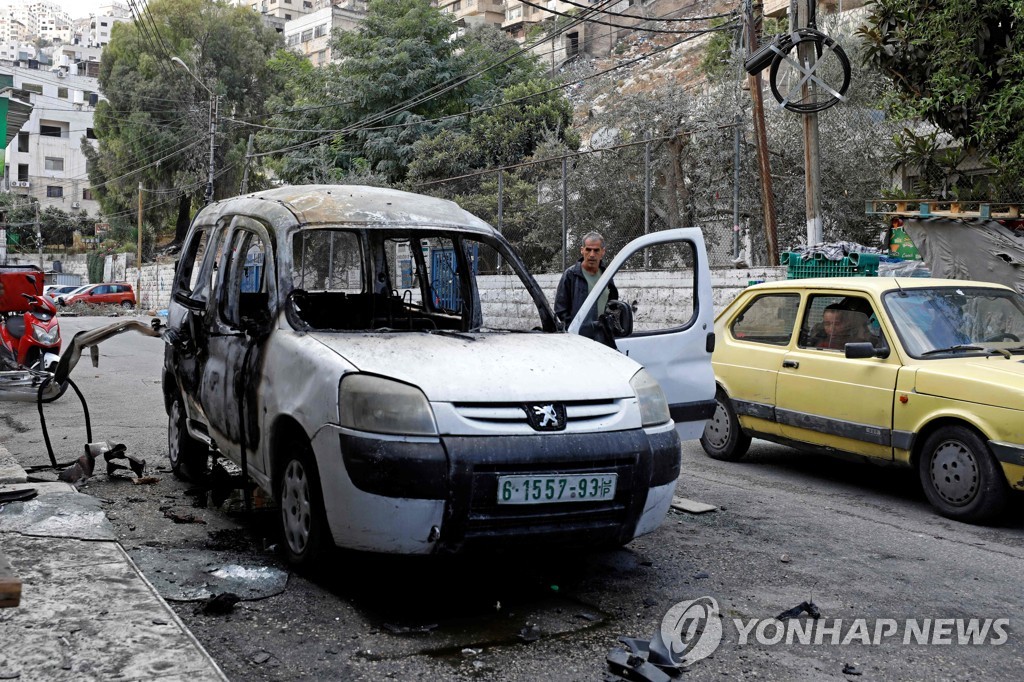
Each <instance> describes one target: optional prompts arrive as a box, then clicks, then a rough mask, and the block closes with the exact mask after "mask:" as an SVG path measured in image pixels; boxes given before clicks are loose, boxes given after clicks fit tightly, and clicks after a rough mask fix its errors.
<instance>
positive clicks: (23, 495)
mask: <svg viewBox="0 0 1024 682" xmlns="http://www.w3.org/2000/svg"><path fill="white" fill-rule="evenodd" d="M38 494H39V493H38V492H37V491H36V489H35V488H18V489H16V490H0V503H5V502H24V501H25V500H31V499H32V498H33V497H35V496H36V495H38Z"/></svg>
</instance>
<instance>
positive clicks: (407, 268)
mask: <svg viewBox="0 0 1024 682" xmlns="http://www.w3.org/2000/svg"><path fill="white" fill-rule="evenodd" d="M425 248H428V247H424V246H422V245H421V244H420V240H418V239H414V238H412V237H389V238H388V239H385V240H384V253H385V255H386V257H387V270H388V273H389V276H390V278H391V289H392V290H394V291H397V292H398V293H399V295H401V297H402V300H403V301H408V302H409V303H414V304H417V305H420V304H421V303H422V302H421V301H420V280H421V275H422V273H421V271H420V265H419V264H420V263H421V262H424V263H425V261H424V260H423V259H422V258H417V256H418V254H417V251H419V252H422V251H423V250H424V249H425Z"/></svg>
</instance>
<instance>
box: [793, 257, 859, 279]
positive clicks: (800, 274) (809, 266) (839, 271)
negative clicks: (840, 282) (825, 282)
mask: <svg viewBox="0 0 1024 682" xmlns="http://www.w3.org/2000/svg"><path fill="white" fill-rule="evenodd" d="M782 263H783V264H784V265H786V279H805V278H807V277H877V276H878V255H877V254H874V253H851V254H850V255H848V256H846V257H844V258H843V259H842V260H829V259H827V258H825V257H824V256H820V255H819V256H814V257H812V258H809V259H807V260H804V259H803V255H802V254H799V253H793V252H792V251H786V252H785V253H783V254H782Z"/></svg>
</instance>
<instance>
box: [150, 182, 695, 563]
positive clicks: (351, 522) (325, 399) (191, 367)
mask: <svg viewBox="0 0 1024 682" xmlns="http://www.w3.org/2000/svg"><path fill="white" fill-rule="evenodd" d="M669 244H671V247H672V248H673V249H676V250H677V252H678V253H681V254H683V256H681V257H682V258H684V259H689V267H690V268H691V272H692V273H694V274H693V275H692V276H691V277H690V278H691V280H692V283H691V286H692V290H693V291H692V301H691V302H690V303H687V304H686V307H688V310H689V312H686V313H684V314H683V315H682V317H683V318H685V319H680V321H679V323H678V324H675V323H673V325H672V326H671V327H670V328H668V329H658V330H643V329H639V328H633V325H631V320H630V315H629V312H630V307H629V306H628V305H624V304H618V303H617V304H615V305H611V304H610V305H609V308H610V312H609V313H608V314H602V315H600V316H593V315H592V316H589V317H587V316H586V312H587V310H589V308H590V307H592V305H593V301H596V298H597V293H598V292H597V291H595V292H594V293H593V294H592V296H591V299H590V301H591V303H590V304H589V305H585V306H584V311H582V312H581V313H580V319H578V320H577V321H576V322H574V324H573V325H572V326H571V327H570V329H573V330H575V331H582V332H584V333H585V334H586V335H588V336H591V337H596V338H599V339H601V340H603V341H604V342H605V343H599V342H595V341H594V340H591V339H590V338H585V337H584V336H581V335H579V334H576V333H565V332H564V331H561V330H559V329H558V325H557V323H556V320H555V317H554V315H553V314H552V312H551V308H550V306H549V304H548V302H547V300H546V299H545V297H544V294H543V292H542V291H541V289H540V287H539V286H538V285H537V283H536V281H535V280H534V279H533V278H532V277H531V276H530V274H529V273H527V272H526V269H525V268H524V266H523V264H522V262H521V260H520V259H519V257H518V256H517V255H516V253H515V252H514V251H513V250H512V248H511V247H510V245H509V244H508V242H507V241H506V240H505V239H504V238H503V237H502V236H501V234H499V233H498V232H497V231H496V230H494V229H493V228H492V227H490V226H489V225H487V224H486V223H485V222H483V221H481V220H480V219H478V218H476V217H474V216H472V215H470V214H469V213H467V212H465V211H463V210H462V209H460V208H459V207H458V206H457V205H456V204H454V203H452V202H449V201H444V200H440V199H435V198H430V197H425V196H419V195H415V194H410V193H407V192H400V191H395V190H389V189H379V188H372V187H357V186H338V185H329V186H296V187H284V188H280V189H274V190H269V191H266V192H260V193H257V194H251V195H248V196H243V197H237V198H234V199H228V200H225V201H221V202H218V203H215V204H211V205H210V206H207V207H206V208H205V209H203V210H202V211H201V212H200V213H199V214H198V215H197V216H196V218H195V220H194V222H193V224H192V227H191V229H190V232H189V234H188V236H187V238H186V241H185V244H184V247H183V251H182V255H181V259H180V261H179V264H178V268H177V271H176V275H175V282H174V287H173V293H172V302H171V304H170V308H169V315H168V325H169V332H168V334H167V335H166V337H167V338H168V339H169V340H170V341H171V343H170V344H169V345H168V347H167V351H166V355H165V364H164V373H163V386H164V394H165V397H166V405H167V413H168V416H169V431H168V433H169V455H170V460H171V465H172V467H173V469H174V471H175V472H176V473H178V474H180V475H182V476H185V477H194V476H197V475H199V474H200V473H201V472H202V471H203V470H204V468H205V467H206V466H207V464H208V455H209V453H210V451H211V449H214V450H216V451H217V452H218V453H219V454H220V455H222V456H224V457H226V458H228V459H230V460H232V461H234V462H235V463H236V464H238V465H239V466H241V467H243V470H244V471H245V473H246V474H247V475H248V476H249V477H251V479H252V480H253V481H254V482H255V483H256V484H257V485H258V486H260V487H261V488H263V489H264V490H266V491H267V492H268V493H270V494H271V495H273V497H274V499H275V500H277V501H278V502H279V503H280V507H281V513H280V518H281V528H282V532H283V538H284V542H283V543H282V545H283V546H284V548H285V552H286V554H287V556H288V559H289V560H290V561H291V562H292V563H293V564H296V565H307V564H309V563H310V562H312V561H314V560H315V559H316V557H318V556H319V555H320V553H321V551H322V550H323V549H324V548H326V547H328V546H329V545H330V544H332V543H333V544H336V545H338V546H341V547H347V548H354V549H361V550H370V551H378V552H391V553H402V554H425V553H435V552H452V551H464V550H470V549H473V548H478V547H479V548H487V547H497V546H502V547H507V546H510V545H512V544H516V543H520V544H526V545H530V546H539V545H543V544H544V543H557V544H559V545H560V546H573V545H575V546H611V545H617V544H622V543H626V542H628V541H630V540H631V539H632V538H634V537H636V536H638V535H641V534H643V533H648V532H650V531H652V530H654V529H655V528H656V527H657V526H658V524H659V523H661V521H662V520H663V519H664V517H665V514H666V512H667V510H668V506H669V503H670V501H671V498H672V495H673V491H674V489H675V485H676V479H677V478H678V475H679V466H680V436H682V437H683V438H696V437H698V436H699V435H700V433H701V431H702V429H703V424H704V421H705V420H706V419H707V417H708V416H710V414H711V413H712V411H713V410H714V378H713V376H712V373H711V367H710V354H711V350H712V349H713V345H714V344H713V339H714V337H713V336H712V335H711V334H712V307H711V289H710V283H709V279H708V276H707V273H708V269H707V260H706V254H705V251H704V244H703V241H702V239H701V235H700V232H699V230H697V229H692V228H691V229H684V230H671V231H668V232H663V233H656V234H652V235H649V236H647V237H645V238H643V239H641V240H638V241H637V242H634V243H633V244H631V245H630V246H629V247H627V248H626V249H624V250H623V251H622V253H620V254H619V257H617V258H616V260H615V262H614V263H613V264H612V266H611V267H609V269H608V272H607V273H606V275H605V281H607V278H609V277H611V276H612V274H613V273H614V272H615V270H616V269H617V268H618V266H619V264H621V263H623V262H626V260H627V259H628V258H630V257H631V255H632V256H634V257H637V258H644V257H645V256H646V257H648V258H649V253H650V250H651V249H654V248H656V247H658V246H659V245H669ZM598 286H599V287H603V286H604V285H603V284H601V283H599V285H598ZM621 288H622V287H621V285H620V289H621ZM613 318H614V319H613ZM584 320H589V321H587V322H584ZM609 345H611V346H616V347H617V350H616V349H615V348H612V347H609ZM643 364H647V365H649V366H648V368H647V369H645V368H644V367H643V366H642V365H643ZM663 387H664V390H663ZM666 393H667V394H668V399H666ZM673 417H674V421H673Z"/></svg>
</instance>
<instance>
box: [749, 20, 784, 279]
mask: <svg viewBox="0 0 1024 682" xmlns="http://www.w3.org/2000/svg"><path fill="white" fill-rule="evenodd" d="M745 6H746V12H745V16H746V25H747V50H748V52H747V54H753V53H754V51H755V50H757V30H756V23H755V21H754V8H753V3H752V2H751V0H746V3H745ZM747 83H748V85H749V86H750V101H751V104H752V105H753V116H754V144H755V146H756V147H757V167H758V171H759V173H760V176H761V209H762V211H763V213H764V238H765V249H766V250H767V252H768V263H767V264H768V265H778V262H779V247H778V236H777V235H778V228H777V227H776V224H775V193H774V190H773V189H772V165H771V160H770V159H769V158H768V130H767V128H766V127H765V124H764V97H763V96H762V95H763V93H762V92H761V74H760V73H756V74H753V75H750V76H747ZM751 265H753V263H752V264H751Z"/></svg>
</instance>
